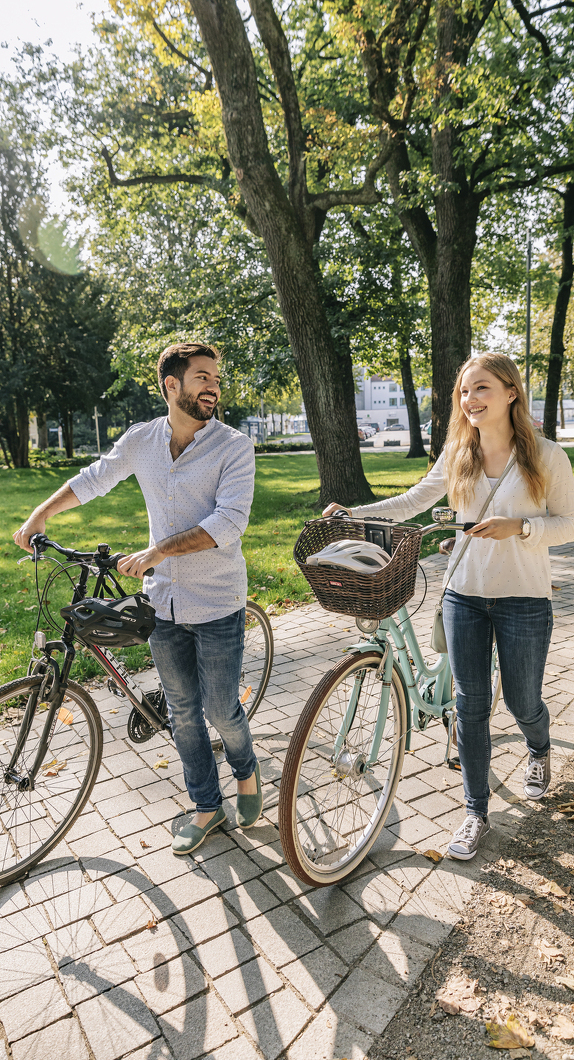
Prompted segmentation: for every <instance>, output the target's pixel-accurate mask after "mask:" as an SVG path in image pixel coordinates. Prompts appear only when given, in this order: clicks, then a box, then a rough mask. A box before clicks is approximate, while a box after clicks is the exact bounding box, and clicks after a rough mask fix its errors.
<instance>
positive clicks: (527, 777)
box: [522, 751, 551, 799]
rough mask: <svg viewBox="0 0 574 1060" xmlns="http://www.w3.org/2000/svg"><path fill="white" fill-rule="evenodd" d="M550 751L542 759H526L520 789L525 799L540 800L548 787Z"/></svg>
mask: <svg viewBox="0 0 574 1060" xmlns="http://www.w3.org/2000/svg"><path fill="white" fill-rule="evenodd" d="M550 778H551V773H550V751H549V752H548V754H546V755H544V757H543V758H535V757H534V755H533V754H531V755H530V758H529V759H528V765H527V766H526V772H525V774H524V782H523V784H522V789H523V791H524V794H525V795H526V798H527V799H541V798H542V796H543V795H546V792H547V791H548V787H549V785H550Z"/></svg>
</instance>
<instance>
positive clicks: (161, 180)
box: [101, 147, 228, 195]
mask: <svg viewBox="0 0 574 1060" xmlns="http://www.w3.org/2000/svg"><path fill="white" fill-rule="evenodd" d="M101 155H102V158H103V159H104V162H105V163H106V166H107V167H108V174H109V178H110V184H112V185H113V186H114V187H115V188H133V187H136V186H137V185H139V184H198V185H200V186H201V185H203V186H204V187H207V188H212V189H213V190H214V191H218V192H219V194H220V195H225V194H226V192H227V191H228V188H227V187H226V186H225V185H224V183H223V181H220V180H216V179H215V178H214V177H207V176H202V175H201V174H196V173H141V174H140V175H139V176H137V177H127V178H126V179H122V178H121V177H118V175H117V173H116V171H115V169H114V165H113V161H112V156H111V155H110V152H109V151H108V149H107V147H102V151H101Z"/></svg>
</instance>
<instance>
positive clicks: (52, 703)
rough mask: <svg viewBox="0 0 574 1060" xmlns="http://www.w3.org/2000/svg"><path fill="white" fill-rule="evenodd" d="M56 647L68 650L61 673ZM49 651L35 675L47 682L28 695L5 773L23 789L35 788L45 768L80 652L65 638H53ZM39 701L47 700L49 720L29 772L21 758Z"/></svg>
mask: <svg viewBox="0 0 574 1060" xmlns="http://www.w3.org/2000/svg"><path fill="white" fill-rule="evenodd" d="M56 649H59V650H62V651H64V652H65V658H64V665H63V667H62V674H61V675H60V672H59V668H58V665H57V663H56V662H55V661H54V660H53V659H52V658H51V655H50V652H51V651H54V650H56ZM45 652H46V654H45V656H44V658H43V659H42V660H40V662H39V663H38V664H37V666H36V667H35V674H33V675H32V676H38V677H40V676H42V677H43V681H42V683H41V684H40V685H39V686H38V688H37V689H35V690H34V691H33V692H31V693H30V695H29V696H28V702H27V703H26V708H25V710H24V715H23V717H22V721H21V723H20V729H19V731H18V736H17V738H16V744H15V747H14V750H13V752H12V756H11V758H10V761H9V763H8V766H7V768H6V770H5V772H4V779H5V780H6V781H8V782H11V783H13V784H14V785H16V786H17V787H18V789H19V791H34V787H35V781H36V777H37V776H38V773H39V771H40V769H41V767H42V764H43V762H44V758H45V755H46V751H47V750H48V746H49V743H50V740H51V739H52V735H53V732H54V728H55V726H56V720H57V717H58V712H59V710H60V707H61V706H62V701H63V699H64V695H65V691H66V687H67V679H68V676H69V673H70V670H71V667H72V663H73V661H74V657H75V654H76V651H75V648H74V646H73V644H64V643H63V642H62V641H50V642H49V643H48V644H47V645H46V647H45ZM50 678H52V685H51V687H50V688H49V690H48V692H47V694H46V690H47V689H48V682H49V680H50ZM39 701H40V702H42V701H45V702H47V703H48V710H47V711H46V719H45V721H44V727H43V729H42V735H41V737H40V740H39V742H38V749H37V751H36V755H35V757H34V762H33V764H32V767H31V768H30V769H26V772H25V773H22V772H18V769H17V765H18V761H19V759H20V756H21V754H22V752H23V750H24V747H25V746H26V741H27V739H28V737H29V735H30V729H31V728H32V722H33V720H34V717H35V716H36V712H37V708H38V702H39ZM20 765H22V763H21V764H20Z"/></svg>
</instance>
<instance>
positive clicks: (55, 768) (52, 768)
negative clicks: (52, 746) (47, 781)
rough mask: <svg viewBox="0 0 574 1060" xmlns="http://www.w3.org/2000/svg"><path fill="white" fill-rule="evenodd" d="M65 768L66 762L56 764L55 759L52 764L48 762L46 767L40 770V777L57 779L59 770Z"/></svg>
mask: <svg viewBox="0 0 574 1060" xmlns="http://www.w3.org/2000/svg"><path fill="white" fill-rule="evenodd" d="M65 768H66V761H65V760H63V761H62V762H58V761H57V759H56V758H55V759H54V761H53V762H49V763H48V765H47V766H44V768H43V769H42V776H44V777H57V776H58V773H59V772H60V770H61V769H65Z"/></svg>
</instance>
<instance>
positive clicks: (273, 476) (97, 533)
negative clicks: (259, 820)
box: [0, 449, 574, 681]
mask: <svg viewBox="0 0 574 1060" xmlns="http://www.w3.org/2000/svg"><path fill="white" fill-rule="evenodd" d="M567 452H568V454H569V456H570V460H571V462H573V463H574V449H570V450H567ZM362 458H363V466H364V468H365V473H366V475H367V478H368V480H369V482H370V483H371V485H372V487H373V491H374V493H375V495H376V496H377V497H390V496H393V495H395V494H397V493H402V492H404V490H406V489H408V488H409V486H412V485H413V484H414V483H415V482H418V480H419V479H420V478H421V477H422V475H424V473H425V470H426V466H427V461H426V459H425V458H421V459H417V460H406V459H405V456H404V454H401V453H382V454H378V453H363V454H362ZM256 460H257V474H256V480H255V497H254V501H253V507H252V510H251V520H250V523H249V526H248V528H247V530H246V532H245V535H244V538H243V552H244V555H245V559H246V561H247V572H248V577H249V595H250V596H251V597H252V598H253V599H255V600H257V601H258V603H260V604H262V605H263V607H267V606H268V605H270V604H275V605H276V606H277V607H278V608H281V606H282V605H284V604H287V606H289V604H290V603H291V602H293V603H300V602H303V601H307V600H309V599H310V598H311V597H310V595H309V591H308V590H309V586H308V585H307V582H306V581H305V579H304V578H303V576H302V575H301V574H300V573H299V571H298V569H297V567H296V566H295V563H294V562H293V558H292V557H293V545H294V543H295V541H296V539H297V537H298V535H299V533H300V531H301V529H302V527H303V524H304V522H305V520H306V519H313V518H316V517H317V515H318V513H319V509H318V502H319V478H318V475H317V464H316V460H315V457H314V456H313V455H311V454H310V455H307V454H303V455H298V454H297V455H293V456H289V455H287V454H285V455H282V456H275V455H272V456H264V455H261V456H258V457H257V458H256ZM74 473H75V471H74V469H72V470H71V471H70V469H61V470H51V469H36V470H32V469H30V470H15V471H0V514H1V517H2V522H1V525H2V529H3V533H2V539H1V541H0V589H1V590H2V592H1V594H0V680H1V681H10V680H13V679H14V678H15V677H19V676H22V675H23V674H25V673H26V667H27V664H28V659H29V655H30V645H31V641H32V637H33V633H34V629H35V628H36V618H37V606H36V590H35V582H34V566H33V563H32V562H30V561H26V562H24V563H21V564H20V565H17V563H16V561H17V560H18V559H20V558H21V557H22V556H23V555H24V553H23V552H22V551H21V550H20V549H19V548H17V547H16V546H15V545H14V543H13V541H12V537H11V535H12V533H13V532H14V530H16V529H17V528H18V527H19V526H20V525H21V524H22V522H23V521H24V519H25V518H26V517H27V515H28V514H29V513H30V511H31V510H32V509H33V508H34V507H35V506H36V505H37V504H39V503H40V501H42V500H44V499H45V498H46V497H47V496H49V494H51V493H53V492H54V490H56V489H58V488H59V487H60V486H61V485H62V483H64V482H66V481H67V480H68V479H69V478H71V477H72V475H73V474H74ZM334 500H336V498H334ZM427 515H428V518H427ZM420 521H421V522H423V523H424V522H430V521H431V519H430V512H429V513H423V514H422V515H421V516H420ZM48 533H49V535H50V536H51V537H53V538H54V539H55V540H56V541H59V542H60V543H61V544H63V545H66V546H72V547H75V548H79V549H85V550H88V549H91V548H95V546H96V545H97V544H98V543H99V542H100V541H107V542H108V543H109V545H110V546H111V548H112V551H122V552H131V551H136V550H137V549H139V548H144V547H145V546H146V545H147V540H148V529H147V518H146V511H145V505H144V503H143V498H142V495H141V493H140V490H139V487H138V485H137V483H136V481H135V479H134V478H131V479H128V480H127V482H123V483H121V484H120V485H119V486H117V487H116V489H114V490H113V491H112V492H111V493H109V494H108V496H107V497H103V498H101V499H98V500H95V501H91V502H90V504H89V505H86V506H83V507H81V508H75V509H73V510H72V511H70V512H65V513H64V514H63V515H59V516H57V517H56V518H54V519H52V520H50V521H49V523H48ZM445 536H446V535H445ZM437 540H438V538H437V539H436V540H435V539H433V540H429V539H427V541H426V542H423V548H425V549H426V552H427V553H428V552H429V551H434V549H435V548H436V547H437ZM52 566H53V564H52V562H51V561H49V560H48V561H43V562H42V564H40V565H39V568H38V570H39V572H40V578H41V582H42V584H43V582H44V581H45V578H46V576H47V574H48V572H49V569H50V568H51V567H52ZM123 583H124V585H125V588H126V589H127V590H130V589H131V590H133V589H135V588H137V587H138V586H141V582H137V581H136V580H135V579H129V578H126V579H124V582H123ZM70 597H71V591H70V584H69V582H68V581H67V579H66V578H65V577H61V578H60V579H59V580H58V582H57V583H56V585H55V587H54V590H53V591H51V592H50V611H51V613H52V614H54V615H55V616H56V618H59V608H60V607H61V606H62V605H63V604H64V603H69V600H70ZM46 632H48V630H46ZM54 635H55V634H54ZM148 656H149V649H148V648H147V645H142V646H141V647H138V648H128V649H127V650H126V651H125V653H124V654H123V658H124V659H125V661H126V662H127V664H128V665H129V666H130V668H137V667H140V666H142V665H143V664H144V663H145V660H146V657H148ZM74 667H75V672H74V676H75V677H76V679H77V680H81V679H82V678H85V677H88V676H91V675H93V674H95V673H98V672H99V669H98V667H97V664H96V663H95V661H94V660H93V659H92V658H91V657H87V656H82V655H80V656H79V657H78V659H77V661H76V663H75V664H74Z"/></svg>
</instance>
